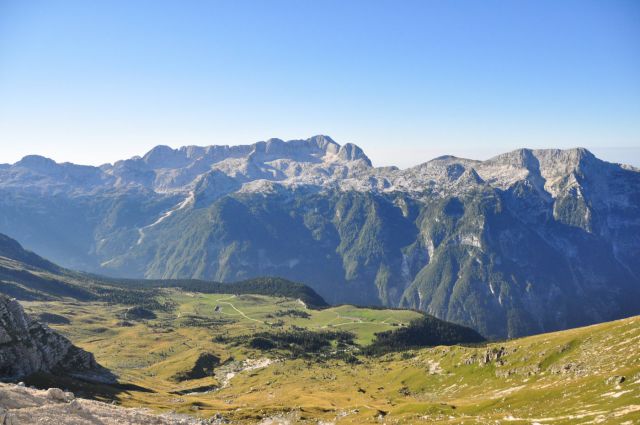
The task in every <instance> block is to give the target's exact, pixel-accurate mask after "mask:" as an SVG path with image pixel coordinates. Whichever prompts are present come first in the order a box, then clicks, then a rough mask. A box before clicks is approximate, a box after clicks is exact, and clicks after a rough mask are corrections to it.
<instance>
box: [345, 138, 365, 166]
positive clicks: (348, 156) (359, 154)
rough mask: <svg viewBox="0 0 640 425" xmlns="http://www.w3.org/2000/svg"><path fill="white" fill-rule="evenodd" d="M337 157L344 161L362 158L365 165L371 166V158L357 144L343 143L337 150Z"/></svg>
mask: <svg viewBox="0 0 640 425" xmlns="http://www.w3.org/2000/svg"><path fill="white" fill-rule="evenodd" d="M338 157H339V158H340V159H343V160H345V161H357V160H362V162H364V163H365V164H366V165H368V166H369V167H371V160H370V159H369V157H368V156H367V155H365V153H364V151H363V150H362V149H360V147H359V146H357V145H354V144H353V143H345V144H344V145H343V146H342V147H340V150H339V151H338Z"/></svg>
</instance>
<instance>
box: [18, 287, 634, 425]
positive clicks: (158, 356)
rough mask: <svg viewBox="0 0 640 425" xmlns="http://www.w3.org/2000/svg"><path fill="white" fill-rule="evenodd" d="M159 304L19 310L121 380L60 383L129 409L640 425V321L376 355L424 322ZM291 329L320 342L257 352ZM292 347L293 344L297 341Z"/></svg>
mask: <svg viewBox="0 0 640 425" xmlns="http://www.w3.org/2000/svg"><path fill="white" fill-rule="evenodd" d="M157 297H158V303H159V304H161V305H170V306H171V308H167V309H164V310H161V311H156V312H155V316H156V317H155V318H152V319H139V318H137V317H128V312H129V311H130V310H131V306H128V305H120V304H107V303H104V302H96V301H89V302H78V301H74V300H56V301H30V302H24V303H23V304H24V305H25V307H26V309H27V311H29V312H32V313H34V314H37V313H39V312H42V311H47V312H49V313H51V314H55V315H57V316H62V317H64V318H66V319H68V323H62V324H51V326H52V327H53V328H54V329H55V330H57V331H60V332H61V333H62V334H64V335H65V336H67V337H69V338H70V339H71V340H72V341H73V342H74V343H75V344H76V345H78V346H79V347H81V348H83V349H85V350H87V351H90V352H92V353H94V355H95V356H96V359H97V360H98V362H100V363H101V364H102V365H104V366H105V367H107V368H109V369H110V370H111V371H113V372H114V373H115V374H117V375H118V376H119V385H115V386H114V385H100V384H88V383H86V382H80V381H74V380H72V379H65V378H62V379H63V380H62V382H64V383H65V385H67V386H68V387H69V388H70V389H73V390H74V391H75V392H76V393H78V394H80V395H84V396H94V397H97V398H99V399H100V398H101V399H104V400H116V402H117V403H119V404H122V405H123V406H136V407H137V406H147V407H150V408H152V409H154V410H159V411H166V410H170V411H177V412H181V413H188V414H192V415H197V416H202V417H212V416H215V417H217V418H219V419H221V420H222V419H225V420H230V421H233V423H258V422H261V421H262V423H265V424H267V423H286V421H289V423H314V424H316V423H340V424H348V423H382V422H384V423H408V424H409V423H420V422H425V423H429V422H436V423H447V424H462V423H466V424H470V423H478V424H485V423H514V424H532V423H540V424H551V423H553V424H562V423H607V424H609V423H613V424H616V423H618V424H632V423H635V421H637V420H639V419H640V358H638V356H637V348H638V344H639V342H640V317H634V318H630V319H624V320H619V321H616V322H610V323H605V324H600V325H594V326H590V327H586V328H578V329H573V330H567V331H562V332H557V333H552V334H543V335H537V336H532V337H527V338H522V339H516V340H511V341H504V342H497V343H489V344H472V345H468V346H463V345H453V346H437V347H432V348H422V349H414V350H404V351H401V352H397V353H387V354H383V355H379V356H378V355H365V354H363V353H362V350H361V349H362V347H365V346H367V345H368V344H370V343H371V342H372V341H373V340H374V339H375V333H379V332H383V331H390V330H394V329H395V330H397V329H406V327H407V326H408V325H409V324H410V322H411V321H412V320H414V319H417V318H419V317H420V316H421V314H420V313H417V312H413V311H408V310H386V309H367V308H358V307H353V306H348V305H343V306H338V307H331V308H326V309H322V310H313V309H309V308H307V307H305V305H304V304H303V303H302V302H300V301H298V300H296V299H289V298H282V297H271V296H264V295H249V294H244V295H233V294H202V293H195V292H187V291H182V290H178V289H162V290H161V291H159V293H158V295H157ZM295 332H298V333H299V334H304V333H308V334H310V335H315V336H318V335H320V336H321V337H317V338H315V339H314V338H309V339H311V340H312V343H317V344H318V346H319V347H320V348H319V349H318V350H317V351H315V352H314V351H309V350H307V351H305V352H304V353H303V354H301V352H298V351H296V350H290V349H283V348H282V347H283V346H277V347H275V348H273V347H267V348H265V347H263V346H261V345H260V344H252V341H255V340H257V339H258V338H264V339H268V338H269V337H271V338H272V339H271V340H272V341H276V342H277V341H280V340H279V339H278V338H277V335H279V334H287V333H288V334H292V333H295ZM336 335H337V337H336ZM340 335H351V336H352V338H351V339H349V338H346V339H341V337H340ZM322 338H326V344H323V343H322V341H324V340H323V339H322ZM290 340H291V341H294V342H291V343H290V345H287V347H289V348H290V347H292V346H293V345H295V341H297V340H296V339H295V338H291V339H290ZM299 340H300V341H303V342H301V344H304V343H305V342H304V341H306V340H305V339H304V338H299ZM318 340H319V341H320V343H318ZM288 341H289V340H288ZM48 379H54V378H51V377H47V376H37V377H34V378H32V380H33V382H34V383H38V384H40V385H45V386H46V383H47V382H46V381H47V380H48ZM60 379H61V378H59V377H56V378H55V380H56V382H57V385H58V386H60V382H61V381H60ZM269 421H271V422H269ZM321 421H324V422H321Z"/></svg>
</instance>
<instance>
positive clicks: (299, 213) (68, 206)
mask: <svg viewBox="0 0 640 425" xmlns="http://www.w3.org/2000/svg"><path fill="white" fill-rule="evenodd" d="M347 146H348V147H347ZM340 152H342V154H341V153H340ZM29 162H34V163H37V164H40V162H38V161H33V159H30V160H29V161H27V163H29ZM38 167H40V168H41V169H42V171H37V170H35V169H29V168H25V167H24V166H23V165H15V164H14V165H13V166H9V167H4V168H0V194H1V195H2V198H1V199H0V232H5V233H8V234H9V235H10V236H13V237H16V238H17V239H19V240H20V241H21V242H23V243H24V244H25V245H26V246H27V247H29V248H32V249H34V250H36V251H37V252H39V253H41V254H42V255H43V256H45V257H47V258H51V259H52V260H53V261H54V262H56V263H59V264H62V265H64V266H66V267H69V268H73V269H81V270H86V271H90V272H95V273H101V274H104V273H106V274H110V275H113V276H121V277H133V278H142V277H144V278H153V279H158V278H163V279H176V278H196V279H204V280H216V281H222V282H231V281H239V280H244V279H248V278H252V277H257V276H264V275H271V276H282V277H285V278H288V279H291V280H294V281H302V282H305V283H307V284H309V285H310V286H311V287H312V288H313V289H315V290H316V291H317V292H318V293H319V294H320V295H321V296H323V297H324V298H325V299H327V300H328V301H329V302H332V303H342V302H346V303H356V304H366V305H370V304H381V305H386V306H400V305H402V306H406V307H411V308H418V309H421V310H424V311H426V312H428V313H430V314H433V315H434V316H436V317H438V318H440V319H444V320H448V321H453V322H456V323H459V324H463V325H467V326H472V327H474V328H475V329H476V330H478V331H479V332H480V333H482V334H483V335H486V336H489V337H494V338H500V337H507V336H519V335H525V334H530V333H538V332H544V331H551V330H557V329H563V328H566V327H571V326H580V325H584V324H589V323H595V322H598V321H602V320H607V319H609V320H612V319H615V318H619V317H622V316H624V315H630V314H634V313H636V314H637V313H639V312H638V311H637V309H635V307H633V303H636V304H638V305H640V295H638V294H639V291H640V289H639V288H640V265H638V264H637V261H636V260H635V259H637V258H638V256H639V255H640V222H638V219H637V217H639V216H640V172H637V171H635V170H633V169H630V168H629V167H623V166H621V165H618V164H612V163H608V162H606V161H602V160H600V159H598V158H596V157H595V156H594V155H593V154H591V153H590V152H589V151H588V150H586V149H584V148H575V149H569V150H560V149H542V150H539V149H524V148H523V149H518V150H515V151H512V152H507V153H505V154H502V155H498V156H496V157H494V158H491V159H488V160H485V161H476V160H469V159H461V158H456V157H452V156H445V157H439V158H435V159H433V160H431V161H428V162H425V163H422V164H419V165H417V166H415V167H411V168H408V169H404V170H401V169H398V168H394V167H378V168H376V167H373V166H372V165H371V163H370V161H369V160H368V158H367V157H366V154H364V152H362V151H361V150H360V149H359V148H357V147H356V146H355V145H353V146H351V145H349V144H345V145H342V146H340V145H339V144H338V143H336V142H335V141H333V139H331V138H329V137H327V136H316V137H312V138H309V139H305V140H294V141H289V142H284V141H282V140H280V139H270V140H268V141H265V142H258V143H255V144H253V145H242V146H210V147H196V146H187V147H183V148H180V149H175V150H174V149H171V148H168V147H159V148H154V149H152V150H151V151H150V152H148V153H147V154H146V155H145V156H143V157H134V158H132V159H129V160H124V161H118V162H116V163H114V164H108V165H103V166H102V167H100V168H96V167H93V168H91V167H89V168H82V167H80V168H76V167H74V166H72V165H68V164H67V165H65V164H61V165H58V166H56V167H54V170H53V171H52V170H51V169H50V167H51V163H50V162H46V161H45V162H44V165H38ZM38 167H36V168H38ZM171 167H173V168H171ZM40 168H38V169H40ZM581 304H582V305H583V306H584V308H582V309H581V308H580V305H581ZM549 305H554V308H556V309H557V314H556V315H555V316H554V317H551V318H549V317H545V316H544V308H545V306H549ZM580 310H582V311H580Z"/></svg>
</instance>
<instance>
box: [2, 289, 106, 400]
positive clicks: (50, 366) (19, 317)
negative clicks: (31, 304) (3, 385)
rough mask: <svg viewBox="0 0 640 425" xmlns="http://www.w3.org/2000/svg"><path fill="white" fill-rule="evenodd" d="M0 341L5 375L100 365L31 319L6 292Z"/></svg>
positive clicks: (74, 369)
mask: <svg viewBox="0 0 640 425" xmlns="http://www.w3.org/2000/svg"><path fill="white" fill-rule="evenodd" d="M0 343H1V344H2V350H0V375H1V376H2V377H3V378H4V379H9V380H12V379H20V378H22V377H25V376H28V375H30V374H32V373H35V372H74V373H75V372H81V371H89V370H98V369H100V367H99V365H98V364H97V363H96V361H95V359H94V357H93V355H92V354H91V353H88V352H86V351H84V350H82V349H80V348H78V347H76V346H74V345H73V344H72V343H71V341H69V340H68V339H67V338H65V337H63V336H62V335H60V334H58V333H56V332H54V331H53V330H51V329H50V328H49V327H48V326H46V325H43V324H41V323H40V322H38V321H36V320H33V319H32V318H31V317H29V316H28V315H26V314H25V312H24V310H23V309H22V306H21V305H20V303H18V301H16V300H15V299H12V298H9V297H7V296H5V295H0ZM18 385H20V386H24V383H22V382H21V383H20V384H18ZM54 393H55V391H54Z"/></svg>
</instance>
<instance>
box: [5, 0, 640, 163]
mask: <svg viewBox="0 0 640 425" xmlns="http://www.w3.org/2000/svg"><path fill="white" fill-rule="evenodd" d="M314 134H328V135H330V136H332V137H333V138H334V139H336V140H337V141H338V142H342V143H344V142H347V141H350V142H354V143H356V144H358V145H360V146H361V147H363V149H365V151H366V152H367V153H368V154H369V156H370V157H371V158H372V160H373V161H374V163H375V164H376V165H387V164H396V165H400V166H403V167H404V166H409V165H414V164H417V163H420V162H424V161H426V160H428V159H430V158H432V157H434V156H437V155H441V154H445V153H451V154H456V155H460V156H467V157H475V158H486V157H488V156H491V155H492V154H495V153H499V152H503V151H507V150H511V149H515V148H518V147H534V148H535V147H573V146H584V147H587V148H589V149H592V150H593V151H594V152H595V153H596V154H597V155H599V156H601V157H603V158H605V159H609V160H613V161H624V162H628V163H632V164H635V165H640V1H635V0H629V1H617V0H600V1H589V0H575V1H572V0H549V1H544V0H535V1H527V0H518V1H512V0H504V1H477V0H468V1H463V0H457V1H453V0H451V1H444V0H442V1H427V0H423V1H375V0H368V1H355V0H341V1H320V0H318V1H311V0H298V1H271V0H270V1H262V0H260V1H258V0H256V1H243V0H230V1H213V0H211V1H188V0H187V1H161V0H152V1H143V0H126V1H117V0H105V1H86V0H79V1H56V0H29V1H25V0H15V1H12V0H0V163H2V162H14V161H16V160H18V159H19V158H21V157H22V156H23V155H26V154H29V153H39V154H43V155H46V156H49V157H52V158H54V159H55V160H57V161H73V162H79V163H89V164H100V163H104V162H111V161H114V160H116V159H120V158H125V157H130V156H133V155H136V154H143V153H144V152H146V151H147V150H148V149H149V148H151V147H152V146H154V145H157V144H168V145H170V146H174V147H177V146H181V145H187V144H199V145H206V144H238V143H252V142H254V141H257V140H265V139H267V138H270V137H280V138H283V139H290V138H304V137H308V136H311V135H314Z"/></svg>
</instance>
